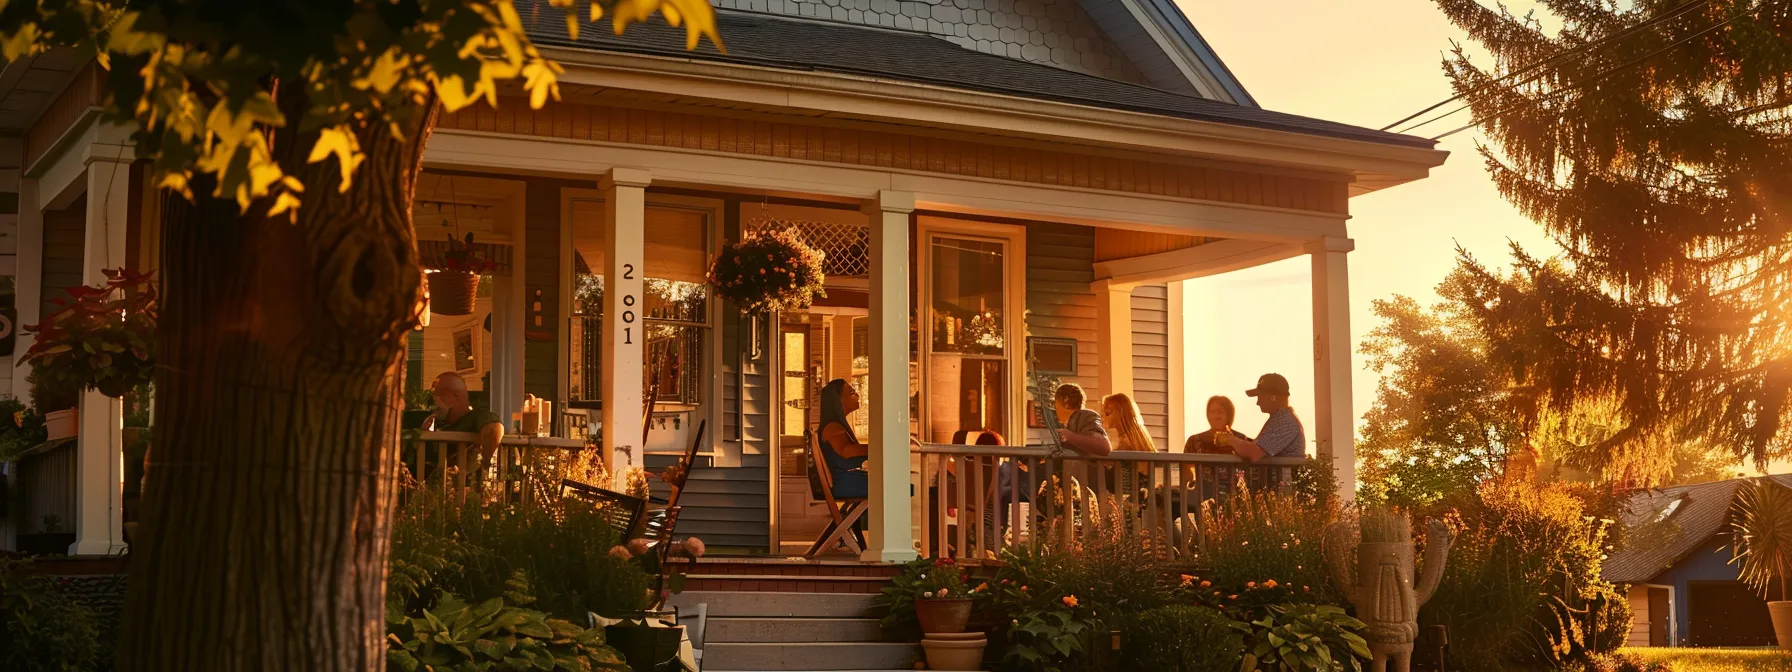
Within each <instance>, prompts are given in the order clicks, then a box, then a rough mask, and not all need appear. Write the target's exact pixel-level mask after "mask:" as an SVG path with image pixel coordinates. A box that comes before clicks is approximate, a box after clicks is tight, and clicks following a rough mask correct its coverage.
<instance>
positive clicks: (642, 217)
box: [598, 168, 653, 490]
mask: <svg viewBox="0 0 1792 672" xmlns="http://www.w3.org/2000/svg"><path fill="white" fill-rule="evenodd" d="M652 180H653V175H651V174H649V173H648V172H647V171H645V170H636V169H633V168H612V169H610V172H609V173H606V174H605V175H604V176H603V178H602V179H601V180H599V182H598V186H599V188H601V189H602V190H603V195H604V196H603V197H604V269H603V273H604V316H603V324H604V326H603V329H604V335H603V372H604V382H603V398H604V416H603V417H604V427H603V432H604V447H605V449H607V450H608V451H609V452H610V473H611V475H612V478H613V479H614V485H615V487H616V489H618V490H622V489H623V488H624V487H625V486H626V484H627V480H626V479H627V478H628V470H629V469H631V468H637V467H641V466H643V465H644V464H645V460H644V458H643V455H642V454H643V453H644V452H646V450H647V446H645V445H642V443H641V432H642V430H643V427H642V424H641V414H642V411H643V410H645V406H644V405H643V404H645V403H646V401H645V400H644V399H642V395H641V344H642V343H645V342H647V338H646V334H644V333H642V322H641V311H642V308H643V306H642V305H641V288H642V282H641V280H642V278H643V277H645V273H646V269H645V268H643V265H642V264H643V261H644V259H645V257H646V253H645V250H644V248H645V245H646V243H645V241H646V224H647V221H646V220H647V185H648V183H650V182H652Z"/></svg>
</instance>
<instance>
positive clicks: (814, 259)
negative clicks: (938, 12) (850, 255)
mask: <svg viewBox="0 0 1792 672" xmlns="http://www.w3.org/2000/svg"><path fill="white" fill-rule="evenodd" d="M824 260H825V255H823V254H822V252H821V251H820V250H816V249H815V248H812V247H809V246H808V245H807V244H805V243H804V242H803V241H802V240H801V239H800V238H798V237H797V235H796V234H795V233H792V232H790V231H788V230H772V231H760V232H757V233H752V234H748V235H747V237H745V238H743V239H742V240H741V241H740V242H738V243H733V244H730V245H725V246H723V247H722V251H721V253H720V254H718V255H716V261H715V264H713V265H711V266H710V269H709V285H710V286H711V287H713V288H715V291H716V294H717V295H720V296H721V297H722V298H724V299H727V300H728V301H731V302H733V303H734V305H736V306H739V307H740V311H741V313H742V314H744V315H763V314H766V313H772V312H786V311H797V310H807V309H808V308H809V306H810V305H812V304H813V303H814V302H815V297H818V296H827V293H826V292H824V291H822V280H823V279H824V277H825V275H824V273H823V271H822V262H823V261H824Z"/></svg>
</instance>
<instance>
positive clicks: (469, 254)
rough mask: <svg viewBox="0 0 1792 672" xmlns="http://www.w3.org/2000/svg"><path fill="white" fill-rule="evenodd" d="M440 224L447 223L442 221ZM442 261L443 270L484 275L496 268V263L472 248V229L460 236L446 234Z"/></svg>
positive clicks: (444, 224) (445, 224) (444, 225)
mask: <svg viewBox="0 0 1792 672" xmlns="http://www.w3.org/2000/svg"><path fill="white" fill-rule="evenodd" d="M442 226H443V227H446V226H448V225H447V223H446V222H444V223H443V224H442ZM442 261H443V264H444V265H445V266H447V268H446V269H444V270H449V271H457V272H461V273H472V274H474V275H485V274H486V273H490V272H492V271H494V270H497V268H498V265H497V264H495V263H492V261H491V260H490V259H486V258H485V256H484V255H481V254H480V253H479V251H478V250H477V249H474V247H473V232H472V231H468V232H467V235H466V236H463V237H461V238H455V237H454V236H452V235H450V236H448V251H447V252H444V253H442Z"/></svg>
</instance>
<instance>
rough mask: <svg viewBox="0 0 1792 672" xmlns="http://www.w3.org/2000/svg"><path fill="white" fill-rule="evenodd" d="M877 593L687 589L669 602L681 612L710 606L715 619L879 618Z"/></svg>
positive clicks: (711, 616) (711, 614) (710, 615)
mask: <svg viewBox="0 0 1792 672" xmlns="http://www.w3.org/2000/svg"><path fill="white" fill-rule="evenodd" d="M876 598H877V595H872V594H863V593H776V592H719V591H707V590H687V591H685V592H682V593H679V594H677V595H673V596H672V598H671V599H670V600H668V601H667V603H668V604H669V605H671V606H673V607H677V608H678V609H679V611H680V612H681V613H682V612H687V611H693V607H695V606H696V605H698V604H708V605H709V617H710V618H712V619H714V618H876V617H879V616H882V614H881V613H879V609H878V608H877V607H876V605H875V604H874V600H875V599H876Z"/></svg>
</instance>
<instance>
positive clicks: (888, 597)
mask: <svg viewBox="0 0 1792 672" xmlns="http://www.w3.org/2000/svg"><path fill="white" fill-rule="evenodd" d="M989 589H990V587H989V584H987V583H980V584H978V585H977V586H975V587H973V586H971V584H970V577H968V576H966V575H965V572H964V570H963V569H961V568H960V567H959V566H958V563H956V562H954V561H953V560H952V559H951V558H937V559H936V558H917V559H915V560H910V561H909V562H908V563H907V564H905V565H903V566H902V573H901V574H897V575H896V576H895V577H894V578H891V579H890V585H888V586H884V590H883V594H882V595H880V596H879V597H878V599H877V603H878V604H879V605H882V606H884V607H887V608H888V613H887V615H885V616H884V627H886V628H888V627H895V626H898V625H901V624H902V623H903V622H905V621H907V620H908V619H911V618H914V615H915V614H914V609H913V607H914V604H915V601H916V600H964V599H972V600H975V599H981V598H983V597H985V596H987V595H988V592H989Z"/></svg>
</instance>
